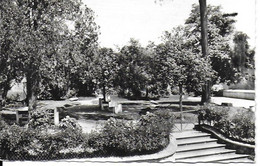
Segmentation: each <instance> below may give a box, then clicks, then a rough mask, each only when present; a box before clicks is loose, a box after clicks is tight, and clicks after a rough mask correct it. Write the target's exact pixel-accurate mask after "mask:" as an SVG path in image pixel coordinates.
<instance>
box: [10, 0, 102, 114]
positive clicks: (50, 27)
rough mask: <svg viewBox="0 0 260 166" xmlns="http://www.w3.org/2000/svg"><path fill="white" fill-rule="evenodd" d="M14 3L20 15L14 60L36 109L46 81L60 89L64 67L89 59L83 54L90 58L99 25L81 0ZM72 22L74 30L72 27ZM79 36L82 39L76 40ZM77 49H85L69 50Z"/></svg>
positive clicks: (17, 16) (28, 100)
mask: <svg viewBox="0 0 260 166" xmlns="http://www.w3.org/2000/svg"><path fill="white" fill-rule="evenodd" d="M10 3H11V4H12V6H10V7H11V9H10V10H11V11H12V12H13V13H16V17H15V19H14V21H12V24H14V25H16V26H14V27H15V29H14V31H15V33H13V34H10V36H9V37H11V38H15V39H16V40H15V47H14V49H13V50H12V55H13V56H14V58H11V59H12V60H16V64H19V65H18V66H19V69H20V70H21V71H22V72H23V73H24V75H25V77H26V80H27V104H28V106H29V110H32V109H33V106H34V105H35V101H36V96H37V95H38V94H39V92H40V89H39V87H40V84H41V81H42V80H43V79H42V78H48V79H49V80H51V81H46V82H51V84H52V87H54V89H55V86H57V84H58V86H60V82H61V81H60V80H59V81H57V78H59V79H61V78H64V70H62V69H61V68H62V67H64V66H65V65H66V63H65V62H68V61H69V59H73V58H75V56H77V57H80V58H82V59H85V58H84V57H83V55H84V56H85V55H87V54H88V52H87V51H88V50H89V49H88V48H89V47H90V46H91V45H92V44H93V43H96V37H97V32H96V31H97V26H96V24H95V23H94V22H93V12H92V10H90V9H89V8H87V7H86V6H83V3H82V2H81V0H77V1H70V0H69V1H55V0H50V1H45V0H42V1H38V0H30V1H25V0H20V1H16V0H11V1H10ZM69 22H70V23H71V24H72V25H73V27H72V28H69V27H68V23H69ZM17 27H19V28H17ZM76 35H78V38H74V37H75V36H76ZM72 44H74V45H72ZM73 46H77V48H79V47H80V48H82V50H78V51H75V50H73V51H68V52H67V51H66V50H67V48H73ZM84 51H85V52H84ZM60 62H64V64H60ZM51 64H52V65H51ZM67 64H68V63H67ZM56 69H59V70H56ZM65 78H67V77H65ZM55 81H56V82H55ZM62 81H64V79H62ZM46 82H45V83H46ZM42 83H43V82H42ZM43 85H44V83H43Z"/></svg>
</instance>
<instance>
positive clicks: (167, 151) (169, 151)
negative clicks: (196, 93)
mask: <svg viewBox="0 0 260 166" xmlns="http://www.w3.org/2000/svg"><path fill="white" fill-rule="evenodd" d="M176 150H177V143H176V139H175V137H174V136H173V135H172V134H170V141H169V144H168V146H167V147H166V148H164V149H163V150H161V151H159V152H157V153H154V154H147V155H139V156H127V157H94V158H82V159H70V160H64V159H62V160H56V161H57V162H64V161H66V162H100V163H104V162H111V163H121V162H123V163H128V162H152V161H158V160H161V159H165V158H168V157H171V156H173V155H174V154H175V152H176Z"/></svg>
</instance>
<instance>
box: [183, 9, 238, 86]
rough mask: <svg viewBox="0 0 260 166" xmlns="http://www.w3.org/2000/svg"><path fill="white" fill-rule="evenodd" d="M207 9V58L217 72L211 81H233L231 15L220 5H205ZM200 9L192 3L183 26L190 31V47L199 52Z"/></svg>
mask: <svg viewBox="0 0 260 166" xmlns="http://www.w3.org/2000/svg"><path fill="white" fill-rule="evenodd" d="M207 9H208V14H207V18H208V56H207V57H208V58H209V59H210V61H211V64H212V67H213V69H214V70H215V71H216V72H217V76H218V77H217V78H216V79H214V80H212V81H213V83H215V82H216V81H218V82H233V81H235V80H236V73H237V71H236V70H235V68H234V66H233V64H232V58H231V51H232V49H231V47H230V39H231V35H232V33H233V30H234V25H233V23H234V22H235V20H234V19H233V18H232V17H227V16H226V14H224V13H222V12H221V7H220V6H211V5H209V6H208V7H207ZM199 18H200V10H199V6H198V5H193V8H192V12H191V14H190V16H189V18H188V19H187V20H186V23H185V26H186V27H187V28H188V29H189V30H188V31H189V32H191V35H192V36H191V37H190V38H191V41H190V47H192V48H193V52H196V53H200V52H201V49H200V47H199V45H200V40H199V39H200V26H199V25H200V20H199Z"/></svg>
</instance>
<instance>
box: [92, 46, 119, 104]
mask: <svg viewBox="0 0 260 166" xmlns="http://www.w3.org/2000/svg"><path fill="white" fill-rule="evenodd" d="M116 58H117V57H116V54H115V53H114V52H113V50H112V49H111V48H101V49H99V51H98V54H97V55H96V56H95V60H94V64H95V70H94V75H95V77H96V81H97V84H98V86H99V88H100V89H101V90H102V94H103V99H104V101H105V102H106V95H107V93H108V92H109V90H110V89H111V88H112V87H114V77H115V75H116V72H117V63H115V62H116Z"/></svg>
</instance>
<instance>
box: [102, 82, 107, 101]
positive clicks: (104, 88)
mask: <svg viewBox="0 0 260 166" xmlns="http://www.w3.org/2000/svg"><path fill="white" fill-rule="evenodd" d="M102 93H103V100H104V102H106V86H105V83H103V86H102Z"/></svg>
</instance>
